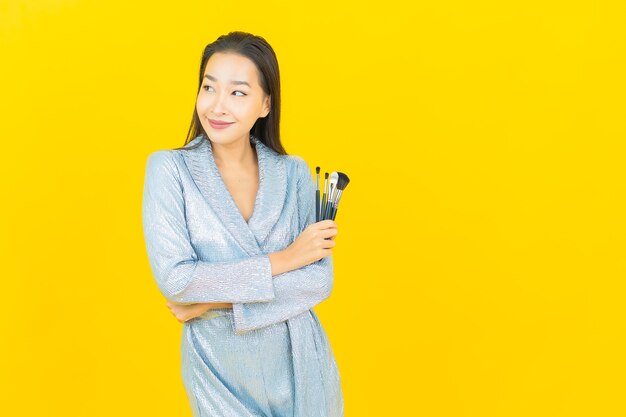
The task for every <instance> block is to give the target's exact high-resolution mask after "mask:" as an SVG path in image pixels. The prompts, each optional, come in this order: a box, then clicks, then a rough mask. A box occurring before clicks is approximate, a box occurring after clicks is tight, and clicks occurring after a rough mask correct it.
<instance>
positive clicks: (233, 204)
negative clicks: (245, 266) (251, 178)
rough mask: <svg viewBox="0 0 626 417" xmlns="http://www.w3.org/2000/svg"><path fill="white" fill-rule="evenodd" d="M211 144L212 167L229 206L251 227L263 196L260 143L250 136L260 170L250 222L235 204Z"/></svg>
mask: <svg viewBox="0 0 626 417" xmlns="http://www.w3.org/2000/svg"><path fill="white" fill-rule="evenodd" d="M208 142H209V144H208V145H209V148H210V150H209V155H210V158H211V159H212V161H211V162H212V163H211V165H212V166H213V167H214V169H215V172H216V174H217V178H219V182H220V183H221V185H222V188H223V191H225V194H226V195H227V198H226V200H227V201H228V202H229V203H228V204H230V205H231V209H232V208H234V210H235V211H236V212H237V213H238V214H239V217H240V218H241V220H243V222H244V223H245V224H246V225H247V226H248V227H250V224H251V223H252V220H253V219H254V217H255V213H256V212H257V211H258V210H257V207H258V205H259V197H260V195H261V187H262V186H263V177H264V175H263V169H262V166H261V164H262V160H263V158H261V156H260V152H259V148H258V146H257V144H258V141H257V139H256V138H255V137H254V136H252V135H250V143H251V144H252V145H253V152H254V153H255V154H256V155H255V157H256V160H257V170H258V174H259V184H258V187H257V191H256V194H255V196H254V205H253V206H252V213H251V214H250V218H249V219H248V220H246V219H245V217H244V216H243V213H242V212H241V210H240V209H239V206H238V205H237V203H236V202H235V198H234V197H233V195H232V193H231V192H230V190H229V189H228V186H227V185H226V181H224V177H223V176H222V173H221V172H220V170H219V167H218V166H217V163H216V162H215V155H214V154H213V144H212V143H211V142H210V141H208Z"/></svg>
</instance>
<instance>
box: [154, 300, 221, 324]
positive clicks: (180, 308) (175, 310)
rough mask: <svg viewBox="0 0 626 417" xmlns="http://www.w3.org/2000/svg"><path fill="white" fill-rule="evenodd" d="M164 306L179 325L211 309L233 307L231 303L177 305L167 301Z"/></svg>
mask: <svg viewBox="0 0 626 417" xmlns="http://www.w3.org/2000/svg"><path fill="white" fill-rule="evenodd" d="M166 305H167V308H169V309H170V311H171V312H172V314H173V315H174V317H176V320H178V321H179V322H180V323H184V322H186V321H189V320H191V319H193V318H195V317H198V316H201V315H203V314H204V313H206V312H207V311H209V310H210V309H212V308H232V306H233V305H232V304H231V303H195V304H179V303H176V302H174V301H168V302H167V303H166Z"/></svg>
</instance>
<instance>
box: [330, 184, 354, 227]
mask: <svg viewBox="0 0 626 417" xmlns="http://www.w3.org/2000/svg"><path fill="white" fill-rule="evenodd" d="M337 175H338V177H339V178H338V179H337V190H338V191H337V198H336V199H335V200H334V202H333V212H332V215H331V217H330V218H331V219H332V220H335V217H336V216H337V207H338V206H339V200H340V199H341V194H343V190H345V189H346V187H347V186H348V183H349V182H350V178H348V176H347V175H346V174H344V173H343V172H338V173H337Z"/></svg>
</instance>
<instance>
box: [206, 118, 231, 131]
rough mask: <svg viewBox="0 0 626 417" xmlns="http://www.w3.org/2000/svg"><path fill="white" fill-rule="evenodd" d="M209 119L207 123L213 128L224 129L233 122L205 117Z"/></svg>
mask: <svg viewBox="0 0 626 417" xmlns="http://www.w3.org/2000/svg"><path fill="white" fill-rule="evenodd" d="M207 120H208V121H209V124H210V125H211V127H212V128H213V129H224V128H227V127H228V126H230V125H232V124H233V123H234V122H231V123H229V122H221V121H219V120H211V119H207Z"/></svg>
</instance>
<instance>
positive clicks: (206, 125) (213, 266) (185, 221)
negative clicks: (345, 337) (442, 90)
mask: <svg viewBox="0 0 626 417" xmlns="http://www.w3.org/2000/svg"><path fill="white" fill-rule="evenodd" d="M279 121H280V80H279V71H278V62H277V59H276V55H275V53H274V50H273V49H272V47H271V46H270V45H269V44H268V43H267V42H266V41H265V40H264V39H263V38H261V37H259V36H254V35H251V34H248V33H243V32H231V33H229V34H228V35H224V36H220V37H219V38H218V39H217V40H216V41H215V42H213V43H211V44H209V45H207V47H206V48H205V50H204V53H203V55H202V60H201V65H200V83H199V87H198V95H197V100H196V105H195V111H194V115H193V120H192V124H191V126H190V129H189V132H188V135H187V140H186V143H185V145H184V146H183V147H181V148H176V149H172V150H158V151H155V152H153V153H151V154H150V155H149V156H148V160H147V166H146V174H145V182H144V192H143V205H142V216H143V219H142V220H143V230H144V235H145V240H146V247H147V253H148V259H149V262H150V267H151V270H152V272H153V275H154V278H155V280H156V282H157V284H158V287H159V289H160V291H161V293H162V294H163V295H164V296H165V298H166V299H167V300H168V302H167V306H168V308H169V309H170V310H171V311H172V313H173V314H174V315H175V316H176V318H177V319H178V320H179V321H181V322H182V323H183V333H182V342H181V356H182V360H181V365H182V379H183V383H184V386H185V389H186V392H187V395H188V398H189V402H190V405H191V408H192V413H193V415H194V416H195V417H199V416H220V417H243V416H267V417H287V416H289V417H292V416H293V417H312V416H319V417H327V416H328V417H339V416H343V396H342V391H341V384H340V379H339V372H338V368H337V364H336V361H335V358H334V355H333V352H332V349H331V347H330V345H329V342H328V339H327V337H326V333H325V332H324V330H323V328H322V326H321V324H320V322H319V320H318V317H317V315H316V314H315V312H314V311H313V310H312V309H311V308H312V307H314V306H315V305H317V304H319V303H321V302H322V301H324V300H325V299H326V298H328V297H329V296H330V293H331V290H332V286H333V265H332V248H333V247H334V246H335V240H334V237H335V236H336V235H337V224H336V223H335V222H334V221H332V220H323V221H319V222H315V194H314V193H315V190H314V183H313V178H312V175H311V171H310V168H309V166H308V165H307V163H306V162H305V161H304V160H303V159H302V158H300V157H298V156H293V155H287V154H286V152H285V150H284V148H283V146H282V145H281V142H280V137H279Z"/></svg>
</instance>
